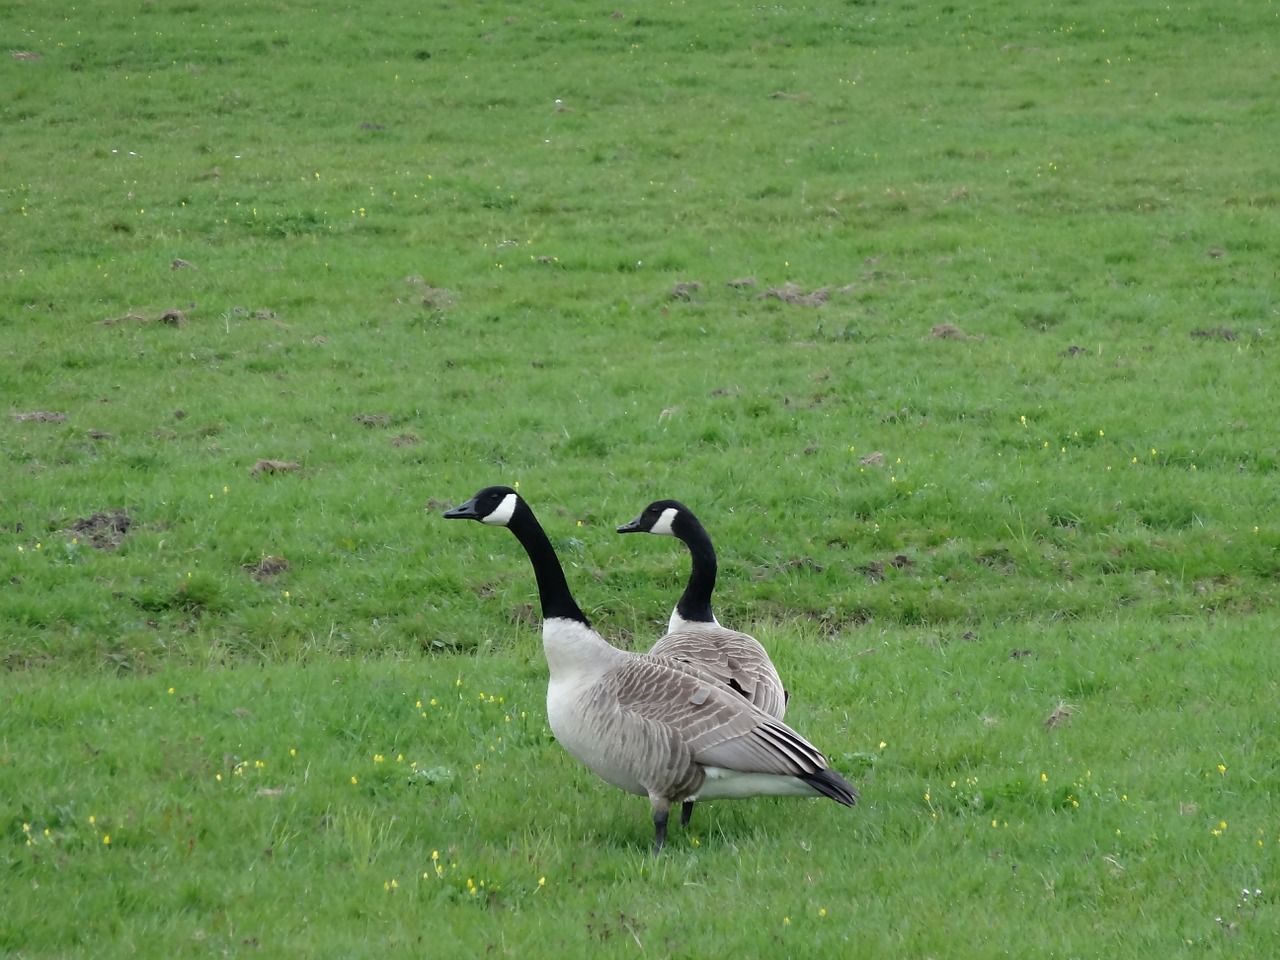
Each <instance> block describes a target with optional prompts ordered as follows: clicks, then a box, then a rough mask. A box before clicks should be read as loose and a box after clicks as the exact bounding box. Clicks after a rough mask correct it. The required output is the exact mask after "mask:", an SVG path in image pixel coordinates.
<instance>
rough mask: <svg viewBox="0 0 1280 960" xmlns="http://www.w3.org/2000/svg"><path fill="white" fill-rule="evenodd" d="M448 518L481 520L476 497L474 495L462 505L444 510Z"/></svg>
mask: <svg viewBox="0 0 1280 960" xmlns="http://www.w3.org/2000/svg"><path fill="white" fill-rule="evenodd" d="M444 518H445V519H446V520H479V519H480V514H478V513H476V501H475V497H472V498H471V499H470V500H468V501H467V502H466V503H464V504H462V505H461V506H458V507H454V508H453V509H452V510H446V511H445V512H444Z"/></svg>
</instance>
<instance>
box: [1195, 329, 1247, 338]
mask: <svg viewBox="0 0 1280 960" xmlns="http://www.w3.org/2000/svg"><path fill="white" fill-rule="evenodd" d="M1191 339H1192V340H1238V339H1239V334H1237V333H1236V332H1235V331H1234V330H1232V329H1231V328H1230V327H1210V328H1209V329H1207V330H1192V331H1191Z"/></svg>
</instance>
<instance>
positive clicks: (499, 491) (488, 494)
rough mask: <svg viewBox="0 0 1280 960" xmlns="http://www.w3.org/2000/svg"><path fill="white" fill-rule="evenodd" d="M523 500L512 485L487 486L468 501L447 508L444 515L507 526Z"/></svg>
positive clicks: (449, 517) (447, 518)
mask: <svg viewBox="0 0 1280 960" xmlns="http://www.w3.org/2000/svg"><path fill="white" fill-rule="evenodd" d="M523 502H524V501H522V500H521V499H520V494H518V493H516V492H515V490H513V489H512V488H511V487H485V488H484V489H483V490H481V491H480V492H479V493H477V494H476V495H475V496H474V497H472V498H471V499H470V500H468V501H467V502H466V503H463V504H459V505H458V506H456V507H454V508H453V509H452V510H446V511H445V513H444V516H445V519H446V520H478V521H480V522H481V523H488V524H491V525H492V526H495V527H506V526H510V524H511V519H512V518H513V517H514V516H515V515H516V510H517V509H518V508H519V507H520V505H521V504H522V503H523Z"/></svg>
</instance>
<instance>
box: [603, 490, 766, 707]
mask: <svg viewBox="0 0 1280 960" xmlns="http://www.w3.org/2000/svg"><path fill="white" fill-rule="evenodd" d="M618 533H652V534H656V535H658V536H668V537H678V538H679V539H680V540H682V541H683V542H684V545H685V546H686V547H688V548H689V558H690V569H689V582H688V583H687V584H686V585H685V588H684V593H682V594H681V595H680V599H679V600H678V601H676V606H675V609H674V610H673V611H672V612H671V619H670V622H669V623H668V625H667V635H666V636H664V637H662V638H661V639H660V640H658V642H657V643H656V644H654V646H653V648H652V649H651V650H650V651H649V652H650V653H651V654H654V655H655V656H663V657H669V658H671V659H675V660H681V661H683V662H685V663H692V664H694V665H695V666H698V667H701V668H702V669H704V670H707V671H709V672H710V673H712V674H714V675H715V676H716V677H717V678H718V679H719V680H720V681H721V682H722V683H724V684H725V685H726V686H728V687H730V688H731V689H733V690H736V691H737V692H738V693H740V694H741V695H742V696H744V697H746V698H747V699H748V700H750V701H751V702H752V703H753V704H755V705H756V706H757V707H759V708H760V709H761V710H763V711H764V712H765V713H767V714H769V716H771V717H774V718H775V719H778V720H781V719H782V717H783V715H784V714H785V713H786V709H787V699H788V695H787V691H786V689H785V688H784V687H783V684H782V678H781V677H779V676H778V670H777V668H776V667H774V665H773V661H772V660H770V659H769V654H768V652H767V651H766V650H765V648H764V647H763V646H761V644H760V641H758V640H757V639H756V638H755V637H753V636H751V635H750V634H748V633H741V632H740V631H737V630H730V629H728V628H726V627H723V626H721V625H720V621H718V620H717V619H716V616H715V614H714V613H713V612H712V610H711V594H712V592H713V591H714V590H715V588H716V570H717V567H716V551H715V547H714V546H713V545H712V543H711V536H710V534H708V533H707V530H706V528H705V527H704V526H703V525H702V524H701V522H699V520H698V518H697V517H696V516H695V515H694V513H693V511H692V510H690V509H689V508H688V507H686V506H685V505H684V504H683V503H681V502H680V501H679V500H655V501H654V502H653V503H651V504H649V506H647V507H645V508H644V512H643V513H641V514H640V516H638V517H636V518H635V519H634V520H632V521H631V522H630V523H624V524H623V525H622V526H620V527H618Z"/></svg>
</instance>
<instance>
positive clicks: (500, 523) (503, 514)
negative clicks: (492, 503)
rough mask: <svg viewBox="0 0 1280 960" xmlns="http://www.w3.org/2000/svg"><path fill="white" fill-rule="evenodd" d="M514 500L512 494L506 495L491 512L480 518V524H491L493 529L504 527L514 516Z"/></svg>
mask: <svg viewBox="0 0 1280 960" xmlns="http://www.w3.org/2000/svg"><path fill="white" fill-rule="evenodd" d="M516 499H517V498H516V495H515V494H514V493H508V494H507V495H506V496H505V497H503V498H502V502H501V503H500V504H498V506H497V507H496V508H495V509H494V510H493V511H492V512H490V513H488V514H487V515H485V516H483V517H481V518H480V522H481V523H491V524H493V525H494V526H495V527H505V526H506V525H507V524H508V523H510V522H511V518H512V517H513V516H514V515H515V512H516Z"/></svg>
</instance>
